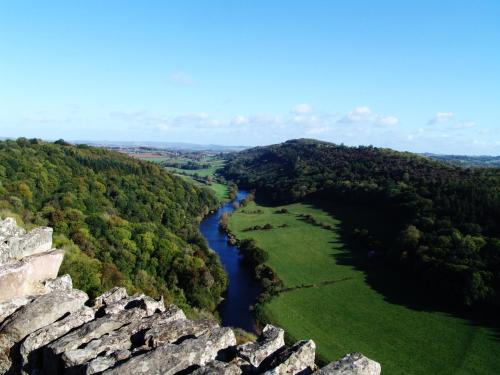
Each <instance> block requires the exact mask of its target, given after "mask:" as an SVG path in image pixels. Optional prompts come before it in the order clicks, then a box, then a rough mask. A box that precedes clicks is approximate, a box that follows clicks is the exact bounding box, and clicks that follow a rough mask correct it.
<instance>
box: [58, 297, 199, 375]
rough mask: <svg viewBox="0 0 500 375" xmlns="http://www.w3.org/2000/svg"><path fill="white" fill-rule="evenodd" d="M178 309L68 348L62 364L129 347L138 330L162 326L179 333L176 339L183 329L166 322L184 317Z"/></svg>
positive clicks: (69, 363)
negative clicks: (83, 345)
mask: <svg viewBox="0 0 500 375" xmlns="http://www.w3.org/2000/svg"><path fill="white" fill-rule="evenodd" d="M178 311H181V310H179V309H178V308H177V307H172V308H169V310H167V312H165V313H159V314H155V315H153V316H148V317H145V318H143V319H138V320H136V321H132V322H131V323H130V324H127V325H124V326H122V327H120V328H119V329H117V330H116V331H113V332H110V333H108V334H105V335H103V336H101V337H100V338H98V339H95V340H92V341H90V342H89V343H88V344H87V345H86V346H85V347H83V348H77V349H73V350H68V351H66V352H65V353H63V355H62V357H61V358H62V361H63V362H64V366H65V367H66V368H67V367H72V366H77V365H81V364H84V363H86V362H88V361H90V360H92V359H93V358H95V357H97V356H98V355H99V353H103V352H106V353H115V352H118V351H121V350H128V349H131V348H132V345H133V344H134V342H133V341H134V339H133V336H134V335H135V334H136V333H138V332H140V331H144V330H148V329H153V328H154V329H158V328H161V327H163V328H164V330H167V331H168V332H169V333H170V335H174V336H175V335H176V334H177V335H179V336H177V337H176V338H175V339H177V338H178V337H180V335H181V334H183V333H184V331H179V330H176V329H175V325H173V324H168V323H174V322H175V320H176V319H179V318H180V319H183V318H184V314H183V313H182V314H179V313H178ZM146 314H147V311H146ZM184 321H186V320H184ZM186 322H191V321H186ZM193 326H194V324H193ZM199 330H200V329H199ZM196 332H198V331H197V330H196V328H193V329H191V330H189V331H188V334H196ZM135 340H137V341H141V342H139V343H138V344H140V345H142V344H144V339H143V338H137V339H135ZM101 371H102V370H101Z"/></svg>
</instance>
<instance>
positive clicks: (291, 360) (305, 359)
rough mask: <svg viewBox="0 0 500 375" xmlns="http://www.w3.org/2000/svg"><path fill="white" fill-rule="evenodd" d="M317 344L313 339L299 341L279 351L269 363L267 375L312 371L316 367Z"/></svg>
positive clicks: (286, 374)
mask: <svg viewBox="0 0 500 375" xmlns="http://www.w3.org/2000/svg"><path fill="white" fill-rule="evenodd" d="M315 351H316V344H315V343H314V341H312V340H308V341H305V340H304V341H299V342H298V343H296V344H295V345H293V346H292V347H290V348H286V349H285V350H283V351H282V352H280V353H278V354H277V355H276V357H274V358H273V359H272V361H271V363H270V364H269V366H268V368H271V369H270V370H268V371H266V372H265V373H264V374H265V375H289V374H306V373H311V372H312V370H313V369H314V359H315Z"/></svg>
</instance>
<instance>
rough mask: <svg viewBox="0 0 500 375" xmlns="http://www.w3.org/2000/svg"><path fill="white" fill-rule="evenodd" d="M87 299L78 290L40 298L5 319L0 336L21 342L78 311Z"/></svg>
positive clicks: (50, 294) (56, 292)
mask: <svg viewBox="0 0 500 375" xmlns="http://www.w3.org/2000/svg"><path fill="white" fill-rule="evenodd" d="M87 299H88V296H87V294H86V293H84V292H82V291H80V290H76V289H74V290H71V291H54V292H52V293H49V294H45V295H42V296H39V297H37V298H35V299H34V300H33V302H31V303H29V304H27V305H25V306H23V307H21V308H20V309H19V310H17V311H16V312H15V313H14V314H12V315H11V316H10V317H8V318H7V319H5V321H4V322H3V323H2V325H1V326H0V335H1V336H8V337H9V338H11V339H12V340H17V341H19V340H21V339H22V338H24V337H26V336H27V335H29V334H30V333H32V332H34V331H36V330H38V329H40V328H42V327H45V326H47V325H49V324H51V323H53V322H55V321H56V320H57V319H59V318H61V317H62V316H64V315H66V314H68V313H72V312H74V311H77V310H78V309H80V308H81V307H82V306H83V304H84V303H85V301H87Z"/></svg>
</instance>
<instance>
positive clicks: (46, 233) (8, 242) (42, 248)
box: [0, 224, 52, 264]
mask: <svg viewBox="0 0 500 375" xmlns="http://www.w3.org/2000/svg"><path fill="white" fill-rule="evenodd" d="M10 225H11V224H9V225H8V226H7V227H8V229H7V232H8V233H11V234H10V235H7V236H6V237H5V238H4V239H3V241H2V244H3V246H2V248H1V249H0V264H5V263H7V262H8V261H11V260H19V259H22V258H25V257H27V256H30V255H34V254H39V253H44V252H47V251H50V250H51V249H52V228H47V227H40V228H35V229H33V230H32V231H31V232H28V233H23V234H21V233H22V232H21V231H17V232H16V231H15V230H13V229H11V228H10Z"/></svg>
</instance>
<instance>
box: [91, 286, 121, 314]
mask: <svg viewBox="0 0 500 375" xmlns="http://www.w3.org/2000/svg"><path fill="white" fill-rule="evenodd" d="M127 297H128V294H127V290H126V289H125V288H123V287H114V288H113V289H110V290H108V291H107V292H106V293H104V294H102V295H100V296H99V297H97V298H96V299H95V300H94V304H93V305H92V307H94V308H95V309H99V308H101V307H103V306H109V305H111V304H113V303H115V302H118V301H119V300H121V299H124V298H127Z"/></svg>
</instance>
